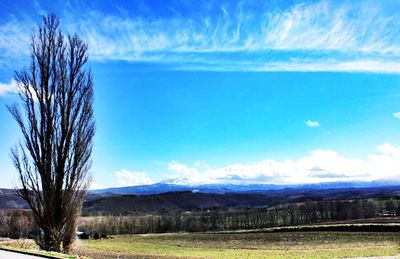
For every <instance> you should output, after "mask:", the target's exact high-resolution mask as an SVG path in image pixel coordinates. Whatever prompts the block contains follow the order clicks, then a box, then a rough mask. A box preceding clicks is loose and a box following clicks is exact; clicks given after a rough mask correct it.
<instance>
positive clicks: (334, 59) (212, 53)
mask: <svg viewBox="0 0 400 259" xmlns="http://www.w3.org/2000/svg"><path fill="white" fill-rule="evenodd" d="M209 5H211V8H214V9H215V10H221V12H218V15H213V14H212V13H209V12H208V11H205V10H208V9H209V8H208V9H207V8H204V9H202V7H201V5H199V7H198V10H197V9H196V10H190V11H189V12H188V13H185V14H184V15H180V13H179V12H180V10H179V8H177V10H175V11H176V15H172V16H160V15H155V13H151V12H150V13H147V12H146V14H147V15H135V14H133V13H129V12H123V11H120V9H118V8H117V10H118V11H117V12H116V13H115V14H110V13H111V12H110V13H104V12H102V11H100V10H99V9H96V8H93V6H92V5H90V6H89V5H85V4H80V5H79V8H72V7H71V6H69V5H67V4H66V5H65V8H64V9H63V11H64V12H63V16H62V17H61V24H62V26H63V27H64V29H65V30H66V31H67V32H70V33H74V32H77V33H78V34H79V35H80V36H81V37H83V39H84V40H85V41H86V42H88V44H89V47H90V49H89V52H90V58H91V59H92V60H100V61H102V60H106V61H107V60H126V61H130V62H137V61H139V62H157V63H161V64H168V65H169V68H173V69H185V70H217V71H345V72H347V71H350V72H378V73H400V47H399V46H400V37H399V35H400V16H399V15H398V14H397V13H396V12H395V11H392V10H391V9H390V5H386V4H385V3H384V2H382V1H381V2H379V3H376V2H372V1H364V2H362V3H358V2H357V3H354V2H348V1H345V2H341V3H338V2H337V1H325V0H322V1H318V2H313V3H301V4H294V5H290V6H288V7H285V8H280V9H276V8H272V7H271V5H270V4H267V3H266V4H260V3H258V4H257V8H256V9H255V8H254V6H253V7H250V6H251V4H250V3H247V2H240V3H238V4H233V5H221V4H220V2H218V1H211V2H210V3H209ZM34 6H35V8H36V10H37V12H38V13H43V12H44V11H43V10H42V9H41V8H40V6H38V5H37V4H34ZM110 8H112V6H110ZM77 10H79V11H77ZM82 12H85V13H86V15H85V17H84V18H82V16H81V13H82ZM203 12H204V13H203ZM151 14H153V15H151ZM26 17H28V16H26ZM26 17H25V16H24V18H23V19H19V20H18V19H16V18H15V17H14V16H10V17H8V20H7V22H6V23H4V24H0V50H1V52H2V53H3V54H0V60H3V61H4V60H8V61H10V60H11V61H13V60H15V57H18V56H21V55H27V53H28V51H29V49H28V42H29V30H30V28H31V26H32V24H35V23H36V22H35V21H32V20H31V19H30V18H29V17H28V18H26ZM2 56H4V57H2ZM5 63H7V62H5ZM0 65H1V64H0Z"/></svg>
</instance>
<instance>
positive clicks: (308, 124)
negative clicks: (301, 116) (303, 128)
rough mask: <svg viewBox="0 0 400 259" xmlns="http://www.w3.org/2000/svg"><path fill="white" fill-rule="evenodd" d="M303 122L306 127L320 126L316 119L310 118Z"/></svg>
mask: <svg viewBox="0 0 400 259" xmlns="http://www.w3.org/2000/svg"><path fill="white" fill-rule="evenodd" d="M305 124H306V125H307V126H308V127H311V128H315V127H319V126H320V125H319V122H318V121H312V120H308V121H306V122H305Z"/></svg>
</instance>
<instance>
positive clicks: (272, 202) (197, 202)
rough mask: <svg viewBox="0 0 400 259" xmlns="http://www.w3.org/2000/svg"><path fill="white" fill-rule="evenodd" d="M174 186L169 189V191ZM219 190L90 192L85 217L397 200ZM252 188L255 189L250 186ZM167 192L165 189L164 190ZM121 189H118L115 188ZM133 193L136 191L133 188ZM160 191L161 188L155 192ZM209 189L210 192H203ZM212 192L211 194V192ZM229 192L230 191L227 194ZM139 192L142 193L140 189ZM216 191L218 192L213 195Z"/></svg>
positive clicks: (9, 200)
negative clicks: (146, 192)
mask: <svg viewBox="0 0 400 259" xmlns="http://www.w3.org/2000/svg"><path fill="white" fill-rule="evenodd" d="M172 187H176V186H169V188H172ZM239 187H240V186H235V188H236V189H235V190H237V191H236V192H235V191H232V189H230V188H231V187H229V188H228V187H227V186H224V187H220V188H219V189H212V188H209V189H205V188H197V187H196V188H193V187H191V188H193V189H189V190H185V191H172V192H171V191H169V192H164V193H157V194H146V195H145V194H143V195H137V194H118V193H114V192H111V191H106V192H90V193H89V195H88V196H87V197H86V201H85V203H84V208H83V213H84V214H103V213H104V214H127V213H149V212H164V211H186V210H199V209H200V210H202V209H207V208H212V207H221V208H238V207H248V208H250V207H271V206H276V205H281V204H287V203H298V202H305V201H321V200H357V199H371V198H375V199H385V198H399V197H400V185H399V186H378V187H362V188H356V187H347V188H317V186H316V185H312V186H303V188H300V187H297V188H281V189H275V190H265V189H264V190H263V189H250V190H249V191H246V190H247V188H249V186H243V187H241V188H239ZM253 187H254V186H253ZM165 189H167V188H165ZM117 190H120V189H117ZM135 190H136V191H137V190H138V189H135ZM158 190H160V189H158ZM204 190H210V192H207V191H204ZM211 190H213V191H214V192H211ZM228 190H230V191H231V192H228ZM142 191H144V190H143V189H142ZM215 192H217V193H215ZM5 208H28V206H27V204H26V203H25V202H24V201H23V200H22V199H21V198H20V197H18V196H17V195H16V194H15V191H14V190H9V189H0V209H5Z"/></svg>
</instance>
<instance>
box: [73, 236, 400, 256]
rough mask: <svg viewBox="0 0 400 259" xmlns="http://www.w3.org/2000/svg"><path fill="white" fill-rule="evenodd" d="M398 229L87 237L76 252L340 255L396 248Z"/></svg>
mask: <svg viewBox="0 0 400 259" xmlns="http://www.w3.org/2000/svg"><path fill="white" fill-rule="evenodd" d="M399 244H400V233H390V232H387V233H381V232H375V233H370V232H368V233H367V232H358V233H354V232H288V233H271V232H259V233H246V232H244V233H177V234H149V235H135V236H129V235H124V236H116V237H114V238H112V239H106V240H86V241H80V242H79V243H78V244H77V248H76V250H75V253H77V254H81V255H87V256H89V257H93V258H152V257H166V258H178V257H183V258H343V257H359V256H384V255H397V254H399V253H400V247H399Z"/></svg>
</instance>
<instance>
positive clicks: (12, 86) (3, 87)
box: [0, 79, 18, 96]
mask: <svg viewBox="0 0 400 259" xmlns="http://www.w3.org/2000/svg"><path fill="white" fill-rule="evenodd" d="M17 92H18V84H17V82H16V81H15V80H14V79H12V80H11V81H10V83H8V84H7V83H0V96H2V95H6V94H10V93H17Z"/></svg>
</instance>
